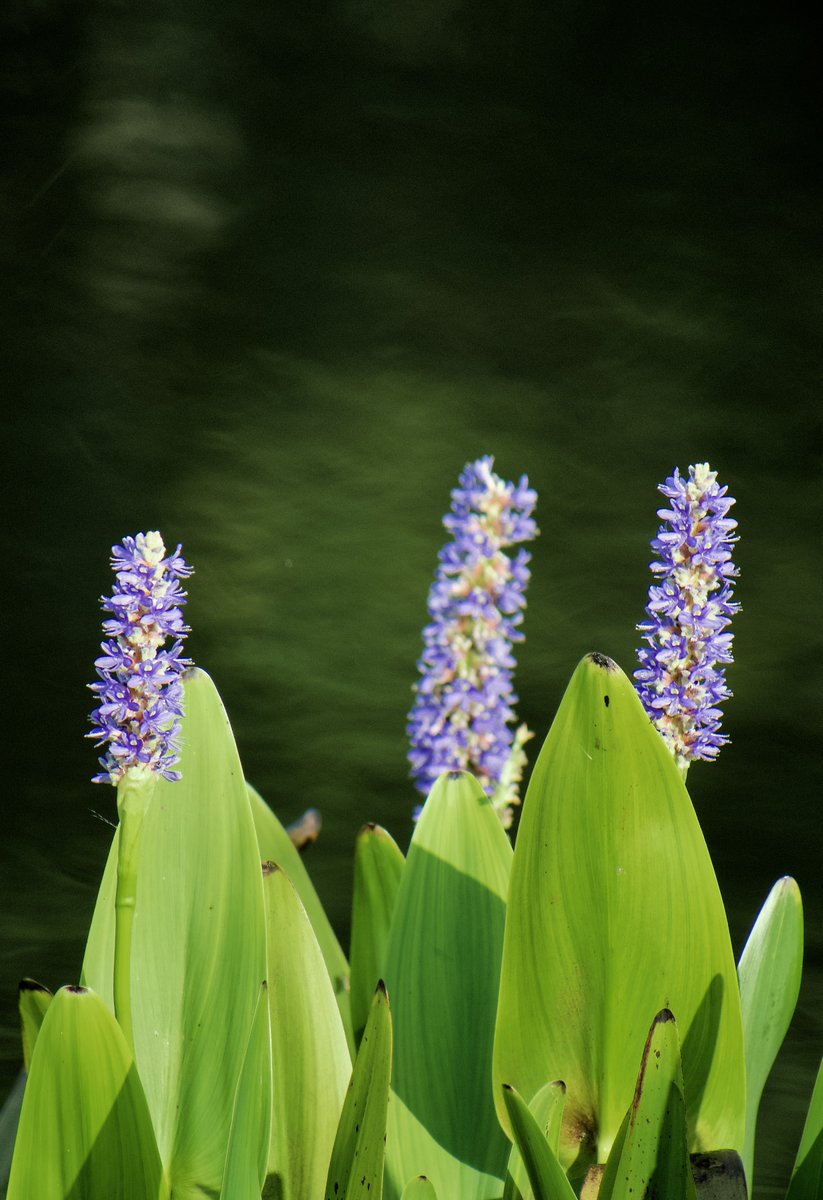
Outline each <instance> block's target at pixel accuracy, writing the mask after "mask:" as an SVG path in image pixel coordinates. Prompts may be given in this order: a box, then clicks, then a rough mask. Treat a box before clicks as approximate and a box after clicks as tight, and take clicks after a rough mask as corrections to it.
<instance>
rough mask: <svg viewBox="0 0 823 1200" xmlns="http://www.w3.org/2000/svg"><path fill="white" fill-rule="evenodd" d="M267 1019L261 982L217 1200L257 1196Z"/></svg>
mask: <svg viewBox="0 0 823 1200" xmlns="http://www.w3.org/2000/svg"><path fill="white" fill-rule="evenodd" d="M271 1074H272V1072H271V1023H270V1020H269V1000H268V994H267V987H266V984H265V983H262V984H261V985H260V995H259V996H258V998H257V1007H256V1009H255V1010H254V1017H253V1018H252V1023H251V1029H250V1030H249V1041H248V1045H247V1047H246V1057H245V1058H244V1059H243V1066H242V1069H241V1071H240V1078H239V1079H238V1081H237V1092H236V1094H235V1097H234V1111H233V1112H232V1118H231V1129H230V1131H229V1144H228V1149H227V1151H226V1167H225V1170H224V1172H223V1186H222V1190H221V1192H220V1196H221V1200H260V1193H261V1191H262V1189H263V1182H264V1180H265V1178H266V1161H267V1159H268V1154H269V1140H270V1138H271Z"/></svg>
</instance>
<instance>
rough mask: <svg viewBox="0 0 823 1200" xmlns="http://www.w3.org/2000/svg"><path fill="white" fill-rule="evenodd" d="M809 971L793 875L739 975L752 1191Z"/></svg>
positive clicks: (752, 940) (751, 940)
mask: <svg viewBox="0 0 823 1200" xmlns="http://www.w3.org/2000/svg"><path fill="white" fill-rule="evenodd" d="M802 971H803V905H802V902H801V899H800V889H799V888H798V886H797V884H796V883H795V881H794V880H793V879H792V878H790V877H789V876H788V875H787V876H786V877H785V878H783V879H779V880H778V881H777V883H776V884H775V885H774V887H773V888H772V890H771V891H770V892H769V895H768V897H767V899H766V903H765V904H764V905H763V907H762V909H761V910H760V913H759V915H758V917H757V920H756V921H755V923H754V926H753V928H752V931H751V933H750V934H749V937H748V940H747V942H746V945H745V947H744V949H743V954H742V955H741V957H740V962H739V964H738V968H737V973H738V976H739V979H740V1002H741V1005H742V1010H743V1043H744V1046H745V1050H746V1142H745V1146H744V1150H743V1156H742V1157H743V1163H744V1166H745V1169H746V1178H747V1179H748V1181H749V1187H750V1188H751V1183H752V1169H753V1167H754V1143H755V1133H756V1130H757V1113H758V1109H759V1107H760V1097H761V1096H762V1094H763V1088H764V1087H765V1085H766V1080H767V1079H768V1076H769V1072H770V1071H771V1069H772V1067H773V1065H774V1060H775V1059H776V1058H777V1052H778V1050H779V1049H780V1047H781V1046H782V1044H783V1039H784V1038H785V1036H786V1033H787V1031H788V1028H789V1023H790V1022H791V1019H792V1015H793V1013H794V1009H795V1005H796V1004H797V997H798V995H799V994H800V977H801V974H802Z"/></svg>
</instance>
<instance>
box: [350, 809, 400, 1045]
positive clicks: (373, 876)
mask: <svg viewBox="0 0 823 1200" xmlns="http://www.w3.org/2000/svg"><path fill="white" fill-rule="evenodd" d="M404 861H405V860H404V858H403V853H402V851H401V850H400V847H399V846H398V845H397V843H396V842H395V840H394V838H393V837H392V836H391V834H389V833H387V832H386V830H385V829H381V827H380V826H379V825H365V826H364V827H363V828H362V829H361V830H360V833H359V834H358V835H357V841H356V842H355V845H354V899H353V902H352V917H351V1015H352V1025H353V1026H354V1037H355V1041H357V1042H359V1040H360V1035H361V1034H362V1032H363V1027H364V1026H365V1024H366V1020H367V1019H368V1015H369V1010H370V1008H371V1003H372V996H373V995H374V989H375V987H376V986H377V981H378V979H380V978H381V977H382V975H383V970H384V967H385V960H386V945H387V944H388V940H389V927H390V926H391V919H392V913H393V912H394V903H395V900H396V899H397V889H398V888H399V886H400V876H401V875H402V873H403V863H404Z"/></svg>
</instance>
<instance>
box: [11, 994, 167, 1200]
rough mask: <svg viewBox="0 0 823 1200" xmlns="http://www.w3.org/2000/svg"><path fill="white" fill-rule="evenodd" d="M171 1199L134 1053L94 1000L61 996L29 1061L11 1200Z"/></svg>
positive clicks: (99, 1002) (84, 996) (102, 1006)
mask: <svg viewBox="0 0 823 1200" xmlns="http://www.w3.org/2000/svg"><path fill="white" fill-rule="evenodd" d="M166 1195H167V1192H166V1189H165V1185H164V1182H163V1177H162V1167H161V1163H160V1155H159V1153H158V1150H157V1144H156V1142H155V1140H154V1133H153V1131H152V1125H151V1118H150V1117H149V1111H148V1107H147V1105H146V1100H145V1096H144V1095H143V1089H142V1087H141V1086H140V1080H139V1078H138V1076H137V1071H136V1069H135V1065H134V1059H133V1058H132V1055H131V1051H130V1050H129V1048H128V1046H127V1044H126V1039H125V1038H124V1037H123V1034H122V1033H121V1031H120V1027H119V1026H118V1024H117V1022H116V1021H115V1019H114V1017H113V1016H112V1014H111V1012H110V1011H109V1009H108V1008H107V1007H106V1005H105V1004H104V1003H103V1001H102V1000H101V999H100V998H99V997H98V996H95V995H94V993H93V992H89V991H85V990H84V989H82V988H61V989H60V991H59V992H57V994H56V995H55V997H54V1000H53V1001H52V1004H51V1005H50V1007H49V1010H48V1012H47V1013H46V1015H45V1018H44V1020H43V1024H42V1027H41V1029H40V1033H39V1036H38V1038H37V1043H36V1045H35V1047H34V1052H33V1054H32V1059H31V1072H30V1074H29V1079H28V1083H27V1085H26V1092H25V1096H24V1097H23V1108H22V1111H21V1114H20V1126H19V1128H18V1131H17V1143H16V1146H15V1151H14V1159H13V1161H12V1167H11V1178H10V1180H9V1190H8V1200H33V1198H34V1197H36V1198H37V1200H101V1197H104V1196H105V1197H107V1198H111V1200H115V1198H116V1200H159V1198H161V1197H165V1196H166Z"/></svg>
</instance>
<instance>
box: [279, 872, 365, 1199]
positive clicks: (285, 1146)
mask: <svg viewBox="0 0 823 1200" xmlns="http://www.w3.org/2000/svg"><path fill="white" fill-rule="evenodd" d="M263 870H264V874H263V883H264V893H265V902H266V928H267V946H268V983H269V1005H270V1008H271V1034H272V1126H271V1141H270V1144H269V1155H268V1163H267V1167H266V1183H265V1187H264V1191H263V1195H264V1196H266V1197H272V1198H275V1200H310V1198H311V1197H316V1196H320V1195H322V1194H323V1187H324V1185H325V1182H326V1175H327V1173H328V1169H329V1161H330V1159H331V1152H332V1147H333V1145H334V1138H335V1134H336V1132H337V1126H338V1122H339V1120H340V1113H341V1110H342V1108H343V1100H344V1097H345V1095H346V1088H347V1087H348V1084H349V1078H350V1076H351V1058H350V1056H349V1049H348V1042H347V1040H346V1033H345V1030H344V1029H343V1022H342V1021H341V1019H340V1011H339V1009H338V1007H337V1003H336V1001H335V997H334V992H333V991H332V985H331V981H330V980H329V976H328V972H327V970H326V964H325V962H324V960H323V955H322V953H321V950H320V947H319V945H318V943H317V938H316V937H315V935H314V931H313V929H312V926H311V923H310V921H309V918H308V916H307V915H306V910H305V909H304V908H303V905H302V904H301V902H300V898H299V897H298V895H297V892H296V890H295V888H294V886H293V885H292V883H291V881H290V880H289V878H288V876H287V875H286V873H285V872H284V871H281V870H280V869H279V868H278V867H276V866H275V865H274V863H266V864H264V868H263Z"/></svg>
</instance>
